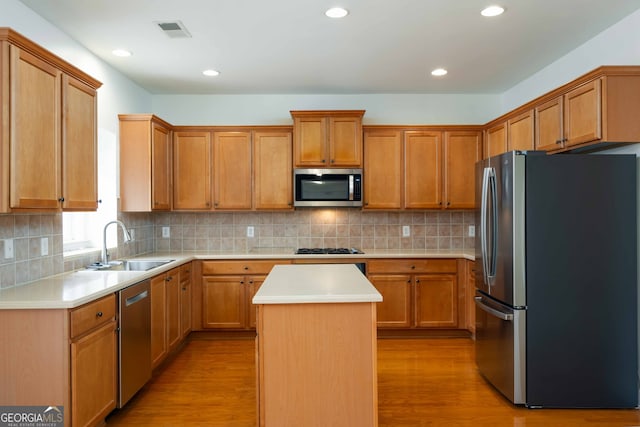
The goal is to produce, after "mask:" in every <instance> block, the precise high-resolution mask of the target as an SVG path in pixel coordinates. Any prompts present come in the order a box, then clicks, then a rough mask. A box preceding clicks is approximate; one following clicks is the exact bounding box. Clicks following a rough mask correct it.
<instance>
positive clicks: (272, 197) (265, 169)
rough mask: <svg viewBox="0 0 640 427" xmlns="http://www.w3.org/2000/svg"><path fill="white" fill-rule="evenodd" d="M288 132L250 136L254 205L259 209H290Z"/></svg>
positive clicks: (291, 187) (290, 148) (290, 185)
mask: <svg viewBox="0 0 640 427" xmlns="http://www.w3.org/2000/svg"><path fill="white" fill-rule="evenodd" d="M291 150H292V147H291V133H290V132H269V131H260V132H255V133H254V134H253V199H254V203H253V206H254V207H255V208H256V209H258V210H260V209H266V210H280V209H284V210H290V209H293V185H292V182H293V178H292V177H293V168H292V165H291V162H292V160H291Z"/></svg>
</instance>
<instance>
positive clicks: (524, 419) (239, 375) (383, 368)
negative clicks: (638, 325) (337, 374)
mask: <svg viewBox="0 0 640 427" xmlns="http://www.w3.org/2000/svg"><path fill="white" fill-rule="evenodd" d="M473 358H474V355H473V341H472V340H470V339H468V338H430V339H381V340H379V341H378V399H379V405H378V406H379V425H380V426H381V427H396V426H398V427H401V426H492V427H493V426H496V427H499V426H514V427H516V426H517V427H524V426H541V427H542V426H545V427H547V426H559V427H560V426H562V427H565V426H587V427H590V426H603V427H604V426H606V427H629V426H640V411H638V410H559V409H526V408H521V407H515V406H513V405H511V404H510V403H509V402H508V401H507V400H506V399H504V398H503V397H502V396H501V395H500V394H499V393H498V392H496V391H495V390H494V389H493V388H492V387H490V386H488V385H487V383H486V382H485V381H484V380H483V379H482V377H480V375H479V374H478V372H477V370H476V367H475V364H474V361H473ZM254 362H255V349H254V340H252V339H245V340H210V339H205V338H203V336H202V335H200V336H196V338H192V339H190V340H189V342H188V343H187V344H186V345H185V347H184V348H183V349H182V351H181V352H180V353H179V354H178V355H176V356H175V357H174V358H173V359H171V360H169V361H168V362H167V363H166V364H165V365H164V366H163V367H162V368H161V371H160V372H159V374H157V375H156V376H155V377H154V378H153V379H152V380H151V382H150V383H149V384H147V385H146V386H145V387H144V388H143V389H142V391H141V392H140V393H138V395H137V396H135V397H134V398H133V400H132V401H130V402H129V404H128V405H127V406H126V407H125V408H124V409H122V410H118V411H115V412H114V413H113V414H112V415H111V416H110V417H109V418H108V419H107V425H108V426H225V427H244V426H247V427H249V426H255V425H256V391H255V385H256V379H255V364H254ZM301 427H304V426H301ZM327 427H329V426H327ZM354 427H358V426H354Z"/></svg>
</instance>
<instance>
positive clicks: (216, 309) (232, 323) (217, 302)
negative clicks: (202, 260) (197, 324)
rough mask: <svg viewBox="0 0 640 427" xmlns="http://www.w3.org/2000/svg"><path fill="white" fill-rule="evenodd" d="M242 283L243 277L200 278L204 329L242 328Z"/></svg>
mask: <svg viewBox="0 0 640 427" xmlns="http://www.w3.org/2000/svg"><path fill="white" fill-rule="evenodd" d="M244 281H245V279H244V276H204V277H203V278H202V304H203V307H202V311H203V313H202V315H203V319H202V322H203V327H204V328H205V329H239V328H244V326H245V320H244V319H245V306H246V299H245V296H244Z"/></svg>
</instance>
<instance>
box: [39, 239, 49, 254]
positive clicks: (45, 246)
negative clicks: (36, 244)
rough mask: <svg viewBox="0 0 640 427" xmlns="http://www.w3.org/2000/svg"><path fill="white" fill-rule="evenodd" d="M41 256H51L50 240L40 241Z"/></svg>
mask: <svg viewBox="0 0 640 427" xmlns="http://www.w3.org/2000/svg"><path fill="white" fill-rule="evenodd" d="M40 255H42V256H47V255H49V238H48V237H43V238H41V239H40Z"/></svg>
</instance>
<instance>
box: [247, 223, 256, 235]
mask: <svg viewBox="0 0 640 427" xmlns="http://www.w3.org/2000/svg"><path fill="white" fill-rule="evenodd" d="M253 233H254V229H253V226H252V225H250V226H248V227H247V237H253V236H254V234H253Z"/></svg>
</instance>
